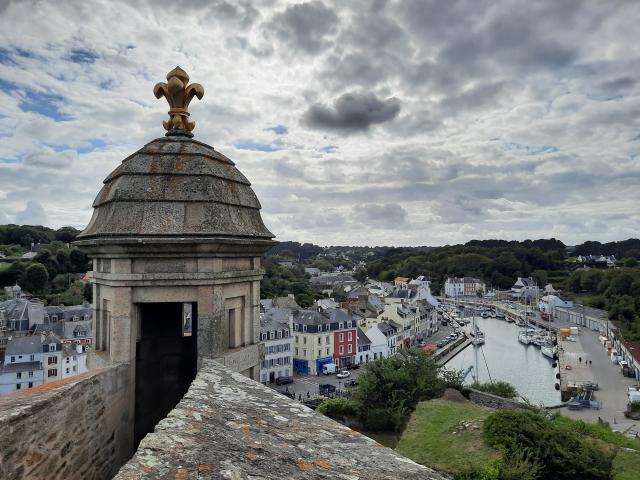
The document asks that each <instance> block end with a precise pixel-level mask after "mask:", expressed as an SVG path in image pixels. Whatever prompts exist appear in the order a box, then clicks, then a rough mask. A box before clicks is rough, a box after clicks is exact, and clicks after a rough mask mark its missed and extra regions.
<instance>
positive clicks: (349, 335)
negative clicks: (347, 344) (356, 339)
mask: <svg viewBox="0 0 640 480" xmlns="http://www.w3.org/2000/svg"><path fill="white" fill-rule="evenodd" d="M348 337H349V341H351V340H353V332H349V334H348Z"/></svg>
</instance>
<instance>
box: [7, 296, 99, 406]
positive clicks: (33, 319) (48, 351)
mask: <svg viewBox="0 0 640 480" xmlns="http://www.w3.org/2000/svg"><path fill="white" fill-rule="evenodd" d="M9 288H10V289H11V292H10V293H11V296H12V297H13V298H11V299H10V300H7V301H4V302H0V395H1V394H5V393H11V392H14V391H16V390H22V389H26V388H32V387H36V386H38V385H42V384H43V383H48V382H53V381H55V380H61V379H64V378H67V377H70V376H73V375H78V374H80V373H83V372H86V371H87V361H86V358H87V348H88V347H89V346H90V344H91V343H92V341H93V336H92V317H93V314H92V308H91V305H89V304H84V305H73V306H57V305H44V303H43V302H42V301H40V300H39V299H37V298H32V299H28V298H25V297H24V296H23V295H22V293H21V290H20V288H19V287H18V286H13V287H9Z"/></svg>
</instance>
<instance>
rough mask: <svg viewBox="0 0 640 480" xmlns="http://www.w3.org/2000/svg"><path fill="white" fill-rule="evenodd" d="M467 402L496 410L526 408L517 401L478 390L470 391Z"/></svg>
mask: <svg viewBox="0 0 640 480" xmlns="http://www.w3.org/2000/svg"><path fill="white" fill-rule="evenodd" d="M470 390H471V391H470V393H469V400H470V401H472V402H473V403H475V404H478V405H484V406H485V407H489V408H495V409H498V410H513V409H516V408H528V407H527V405H526V404H524V403H522V402H519V401H517V400H509V399H507V398H502V397H499V396H497V395H493V394H491V393H487V392H481V391H479V390H474V389H470Z"/></svg>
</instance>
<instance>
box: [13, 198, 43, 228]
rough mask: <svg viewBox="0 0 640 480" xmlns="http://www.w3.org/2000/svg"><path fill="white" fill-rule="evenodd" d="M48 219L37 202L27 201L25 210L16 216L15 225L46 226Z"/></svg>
mask: <svg viewBox="0 0 640 480" xmlns="http://www.w3.org/2000/svg"><path fill="white" fill-rule="evenodd" d="M48 221H49V219H48V217H47V214H46V213H45V211H44V208H42V205H40V204H39V203H38V202H36V201H34V200H29V201H28V202H27V205H26V207H25V209H24V210H23V211H21V212H18V213H17V214H16V223H17V224H23V225H47V223H48Z"/></svg>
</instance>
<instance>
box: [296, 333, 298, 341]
mask: <svg viewBox="0 0 640 480" xmlns="http://www.w3.org/2000/svg"><path fill="white" fill-rule="evenodd" d="M296 343H298V336H297V335H296Z"/></svg>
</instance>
